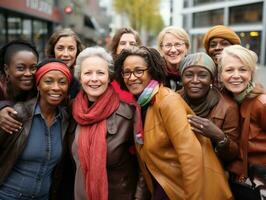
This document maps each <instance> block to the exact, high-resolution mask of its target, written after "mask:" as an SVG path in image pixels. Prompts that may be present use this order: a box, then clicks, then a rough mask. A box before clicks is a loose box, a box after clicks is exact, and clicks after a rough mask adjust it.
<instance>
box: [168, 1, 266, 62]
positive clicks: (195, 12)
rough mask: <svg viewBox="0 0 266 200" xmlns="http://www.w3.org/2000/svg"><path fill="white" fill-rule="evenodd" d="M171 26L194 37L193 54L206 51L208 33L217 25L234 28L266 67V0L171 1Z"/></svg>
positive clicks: (192, 39) (244, 43)
mask: <svg viewBox="0 0 266 200" xmlns="http://www.w3.org/2000/svg"><path fill="white" fill-rule="evenodd" d="M168 1H169V5H170V9H169V11H170V15H169V16H170V18H169V24H171V25H176V26H181V27H183V28H184V29H185V30H186V31H188V33H189V35H190V36H191V42H192V49H191V52H196V51H201V50H203V45H202V39H203V35H204V34H205V33H206V31H207V30H208V29H209V28H210V27H212V26H214V25H218V24H223V25H226V26H229V27H231V28H232V29H233V30H234V31H235V32H236V33H237V34H238V35H239V36H240V38H241V44H242V45H243V46H245V47H247V48H249V49H251V50H253V51H255V52H256V53H257V54H258V56H259V62H260V64H263V65H265V64H266V1H265V0H168Z"/></svg>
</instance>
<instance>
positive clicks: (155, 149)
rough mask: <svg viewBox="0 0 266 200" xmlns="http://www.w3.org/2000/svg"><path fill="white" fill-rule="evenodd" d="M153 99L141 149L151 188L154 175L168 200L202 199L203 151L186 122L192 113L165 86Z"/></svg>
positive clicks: (139, 149) (139, 148)
mask: <svg viewBox="0 0 266 200" xmlns="http://www.w3.org/2000/svg"><path fill="white" fill-rule="evenodd" d="M154 99H155V101H154V103H151V105H150V106H149V107H148V109H147V113H146V117H145V124H144V145H139V146H138V151H139V154H140V157H141V160H142V170H143V172H144V175H145V179H146V181H147V184H148V186H149V189H150V191H151V192H152V193H153V192H154V186H153V181H152V178H151V176H150V174H152V176H153V177H154V178H155V179H156V180H157V182H158V183H159V184H160V185H161V187H162V188H163V189H164V191H165V193H166V194H167V196H168V197H169V199H171V200H175V199H190V200H193V199H195V200H198V199H202V186H204V178H203V158H202V148H201V144H200V143H199V141H198V139H197V137H196V136H195V134H194V133H193V132H192V130H191V127H190V125H189V123H188V120H187V114H192V110H191V109H190V108H189V107H188V105H187V104H186V103H185V102H184V100H183V99H182V97H181V96H179V95H178V94H176V93H175V92H174V91H171V90H170V89H168V88H166V87H163V86H160V89H159V92H158V93H157V94H156V96H155V97H154Z"/></svg>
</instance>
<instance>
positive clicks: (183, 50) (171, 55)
mask: <svg viewBox="0 0 266 200" xmlns="http://www.w3.org/2000/svg"><path fill="white" fill-rule="evenodd" d="M177 44H179V45H177ZM169 45H172V47H171V48H169V47H168V46H169ZM161 51H162V54H163V57H164V58H165V60H166V62H167V65H168V66H170V67H172V68H173V69H177V68H178V65H179V63H180V62H181V60H182V59H183V58H184V57H185V55H186V54H187V51H188V49H187V47H186V45H185V42H184V41H183V40H181V39H179V38H177V37H176V36H175V35H173V34H171V33H166V34H165V36H164V38H163V40H162V47H161Z"/></svg>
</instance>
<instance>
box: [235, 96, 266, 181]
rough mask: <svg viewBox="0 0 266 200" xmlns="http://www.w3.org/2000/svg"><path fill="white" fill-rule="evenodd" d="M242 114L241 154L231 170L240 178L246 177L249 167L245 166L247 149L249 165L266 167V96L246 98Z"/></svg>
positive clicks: (242, 105) (242, 106) (241, 109)
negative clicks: (244, 155)
mask: <svg viewBox="0 0 266 200" xmlns="http://www.w3.org/2000/svg"><path fill="white" fill-rule="evenodd" d="M249 107H250V108H249ZM240 114H241V126H242V131H241V139H240V145H239V146H240V154H239V156H238V159H237V160H236V161H235V162H234V163H233V164H232V167H231V168H232V171H233V172H234V173H235V174H237V175H238V176H242V175H243V176H246V175H247V174H245V170H246V168H247V167H248V166H245V165H244V157H243V154H244V151H245V148H246V151H247V164H248V165H251V164H258V165H263V166H265V167H266V94H261V95H259V96H258V97H255V98H252V99H247V98H246V99H245V100H244V101H243V103H242V104H241V107H240ZM248 118H250V119H249V120H248ZM246 123H247V125H245V124H246ZM245 138H246V139H245ZM245 140H246V141H247V142H246V144H245Z"/></svg>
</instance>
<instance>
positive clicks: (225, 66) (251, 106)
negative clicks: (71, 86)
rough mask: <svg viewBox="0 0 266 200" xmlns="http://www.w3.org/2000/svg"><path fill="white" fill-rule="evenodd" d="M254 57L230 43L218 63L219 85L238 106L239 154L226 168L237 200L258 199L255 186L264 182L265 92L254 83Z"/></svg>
mask: <svg viewBox="0 0 266 200" xmlns="http://www.w3.org/2000/svg"><path fill="white" fill-rule="evenodd" d="M257 60H258V57H257V55H256V53H255V52H253V51H251V50H249V49H246V48H244V47H242V46H240V45H232V46H229V47H226V48H224V50H223V52H222V54H221V60H220V66H219V71H220V76H221V81H222V82H223V85H224V86H225V88H226V90H227V91H228V92H229V93H230V94H231V95H232V97H233V98H234V99H235V101H236V102H237V103H238V104H239V106H240V123H241V138H240V141H239V146H240V153H239V155H238V158H237V159H236V160H235V161H234V163H233V164H232V166H231V170H230V171H232V172H234V173H233V177H232V179H233V180H232V191H233V193H234V195H235V199H237V200H238V199H241V200H249V199H252V200H255V199H261V197H260V195H261V194H260V192H259V189H258V187H257V186H258V185H262V187H264V188H265V182H266V180H265V179H266V93H265V90H264V88H263V87H262V86H261V85H260V84H256V83H254V75H255V71H256V63H257ZM239 183H240V184H239ZM260 187H261V186H260Z"/></svg>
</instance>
